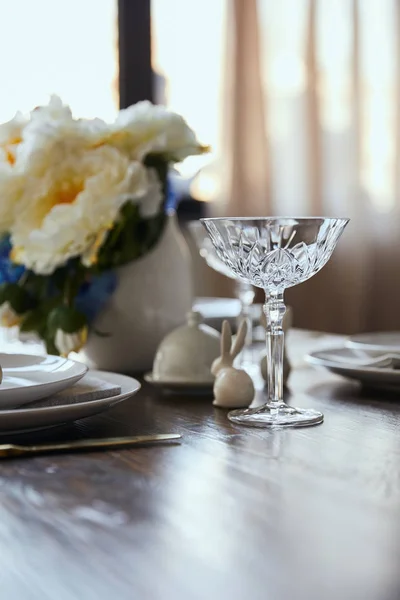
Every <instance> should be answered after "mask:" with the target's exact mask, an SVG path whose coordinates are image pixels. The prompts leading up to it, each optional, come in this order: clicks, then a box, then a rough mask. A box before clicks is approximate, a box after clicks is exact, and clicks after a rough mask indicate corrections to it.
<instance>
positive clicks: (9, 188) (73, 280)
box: [0, 97, 206, 355]
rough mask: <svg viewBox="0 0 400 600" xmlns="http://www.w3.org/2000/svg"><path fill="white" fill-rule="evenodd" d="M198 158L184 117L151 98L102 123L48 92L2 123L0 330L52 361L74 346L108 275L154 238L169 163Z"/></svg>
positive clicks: (107, 289) (107, 286)
mask: <svg viewBox="0 0 400 600" xmlns="http://www.w3.org/2000/svg"><path fill="white" fill-rule="evenodd" d="M204 151H206V148H205V147H203V146H201V145H200V144H199V143H198V141H197V139H196V137H195V135H194V133H193V131H192V130H191V129H190V128H189V127H188V125H187V124H186V122H185V121H184V119H183V118H182V117H180V116H179V115H177V114H175V113H172V112H170V111H168V110H166V109H165V108H164V107H161V106H155V105H152V104H151V103H150V102H140V103H138V104H136V105H134V106H131V107H129V108H127V109H125V110H121V111H120V112H119V114H118V116H117V119H116V120H115V122H114V123H112V124H108V123H105V122H104V121H102V120H100V119H93V120H89V119H75V118H73V116H72V113H71V110H70V108H69V107H68V106H65V105H64V104H63V103H62V102H61V100H60V99H59V98H57V97H52V98H51V100H50V102H49V104H48V105H47V106H41V107H39V108H36V109H35V110H33V111H32V113H31V114H30V115H29V117H27V118H25V117H24V116H22V115H21V114H17V115H16V116H15V117H14V119H12V120H11V121H9V122H8V123H5V124H3V125H1V126H0V198H1V202H0V231H1V239H0V320H1V324H2V325H3V326H7V327H11V326H18V327H19V329H20V331H21V332H32V333H35V334H37V335H38V336H39V337H40V338H41V339H42V340H43V341H44V342H45V344H46V348H47V351H48V352H49V353H51V354H62V355H67V354H68V353H69V352H71V351H78V350H79V349H80V348H82V346H83V345H84V344H85V341H86V338H87V334H88V329H89V328H90V327H91V326H92V324H93V322H94V320H95V317H96V315H97V314H98V312H99V311H100V310H101V309H102V308H103V306H104V305H105V303H106V302H107V300H108V298H109V297H110V295H111V294H112V293H113V291H114V290H115V287H116V285H117V281H116V276H115V271H114V270H115V269H116V268H117V267H120V266H121V265H125V264H127V263H129V262H131V261H134V260H135V259H137V258H139V257H142V256H143V255H144V254H146V253H147V252H149V250H151V248H152V247H153V246H154V245H155V244H156V243H157V241H158V239H159V238H160V236H161V233H162V231H163V228H164V224H165V210H164V206H165V202H166V199H167V198H168V177H167V175H168V169H169V167H170V166H171V165H172V164H174V163H176V162H179V161H181V160H183V159H184V158H185V157H187V156H189V155H194V154H199V153H202V152H204ZM97 333H98V334H99V335H102V334H103V332H97Z"/></svg>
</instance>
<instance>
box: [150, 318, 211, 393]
mask: <svg viewBox="0 0 400 600" xmlns="http://www.w3.org/2000/svg"><path fill="white" fill-rule="evenodd" d="M219 352H220V334H219V332H218V331H216V330H215V329H213V328H212V327H209V326H208V325H204V324H203V317H202V315H201V313H199V312H196V311H191V312H189V313H188V314H187V315H186V323H185V325H181V326H180V327H178V328H177V329H174V330H173V331H171V333H169V334H168V335H167V336H166V337H165V338H164V339H163V341H162V342H161V344H160V345H159V347H158V350H157V353H156V357H155V359H154V365H153V378H154V379H155V380H157V381H165V382H168V381H175V382H177V381H182V382H183V381H185V382H188V383H189V382H193V383H195V382H204V383H205V382H208V381H210V382H212V381H213V376H212V374H211V365H212V363H213V361H214V360H215V359H216V358H217V357H218V356H219Z"/></svg>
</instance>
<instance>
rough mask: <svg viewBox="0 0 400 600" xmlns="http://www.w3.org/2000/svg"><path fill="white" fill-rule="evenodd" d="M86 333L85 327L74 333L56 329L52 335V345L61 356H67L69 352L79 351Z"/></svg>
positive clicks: (85, 338) (84, 342)
mask: <svg viewBox="0 0 400 600" xmlns="http://www.w3.org/2000/svg"><path fill="white" fill-rule="evenodd" d="M87 335H88V330H87V327H83V328H82V329H80V330H79V331H76V332H75V333H66V332H65V331H63V330H62V329H57V331H56V335H55V337H54V345H55V347H56V348H57V350H58V352H59V353H60V355H61V356H65V357H67V356H68V355H69V354H70V353H71V352H79V350H81V349H82V348H83V346H84V345H85V344H86V340H87Z"/></svg>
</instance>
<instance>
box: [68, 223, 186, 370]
mask: <svg viewBox="0 0 400 600" xmlns="http://www.w3.org/2000/svg"><path fill="white" fill-rule="evenodd" d="M192 289H193V286H192V268H191V258H190V251H189V248H188V247H187V245H186V241H185V239H184V237H183V235H182V233H181V232H180V230H179V226H178V223H177V219H176V215H175V213H173V214H170V215H168V217H167V223H166V225H165V229H164V232H163V234H162V237H161V239H160V240H159V242H158V244H157V245H156V247H155V248H153V250H152V251H151V252H149V254H147V255H146V256H144V257H143V258H140V259H138V260H136V261H133V262H132V263H130V264H129V265H127V266H124V267H121V268H120V269H118V287H117V289H116V291H115V292H114V294H113V295H112V297H111V298H110V301H109V303H108V305H107V307H106V308H105V309H104V310H103V311H102V312H101V314H100V315H99V316H98V317H97V319H96V322H95V323H94V327H93V329H94V330H97V331H100V332H104V333H107V334H109V335H107V337H100V336H99V335H97V334H96V333H94V331H92V332H91V334H90V335H89V339H88V342H87V344H86V346H85V350H84V351H83V352H82V353H81V356H80V358H82V359H83V360H84V361H85V362H86V363H87V364H88V365H89V366H91V367H93V368H97V369H106V370H109V371H117V372H119V373H136V372H140V371H147V370H150V369H151V368H152V365H153V359H154V356H155V353H156V351H157V347H158V345H159V343H160V342H161V340H162V339H163V338H164V337H165V336H166V335H167V334H168V333H169V332H170V331H172V330H173V329H174V328H175V327H177V326H179V325H181V324H182V323H184V322H185V316H186V313H187V312H188V311H190V310H191V307H192V302H193V291H192Z"/></svg>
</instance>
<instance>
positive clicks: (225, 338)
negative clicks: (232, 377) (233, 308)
mask: <svg viewBox="0 0 400 600" xmlns="http://www.w3.org/2000/svg"><path fill="white" fill-rule="evenodd" d="M231 344H232V330H231V326H230V325H229V321H223V323H222V334H221V357H222V358H228V357H229V356H230V351H231Z"/></svg>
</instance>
